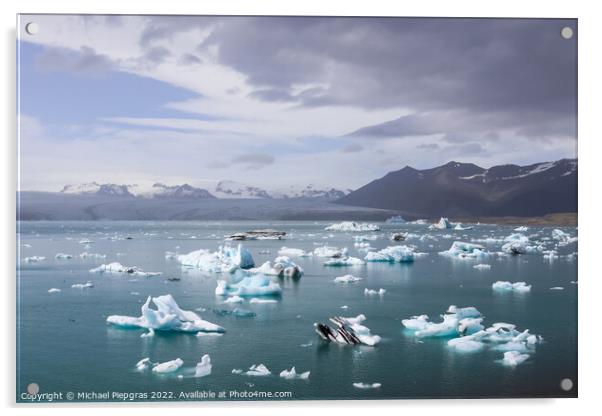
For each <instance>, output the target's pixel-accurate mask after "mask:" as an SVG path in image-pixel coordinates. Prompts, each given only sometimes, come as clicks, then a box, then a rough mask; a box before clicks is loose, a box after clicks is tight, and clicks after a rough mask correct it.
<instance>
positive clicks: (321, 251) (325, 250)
mask: <svg viewBox="0 0 602 416" xmlns="http://www.w3.org/2000/svg"><path fill="white" fill-rule="evenodd" d="M314 256H316V257H332V258H340V257H345V256H347V248H343V249H339V248H337V247H328V246H322V247H316V248H315V249H314Z"/></svg>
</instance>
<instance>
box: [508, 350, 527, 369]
mask: <svg viewBox="0 0 602 416" xmlns="http://www.w3.org/2000/svg"><path fill="white" fill-rule="evenodd" d="M528 358H529V354H521V353H520V352H519V351H506V352H505V353H504V358H503V359H502V363H503V364H504V365H507V366H510V367H516V366H517V365H519V364H522V363H524V362H525V361H527V359H528Z"/></svg>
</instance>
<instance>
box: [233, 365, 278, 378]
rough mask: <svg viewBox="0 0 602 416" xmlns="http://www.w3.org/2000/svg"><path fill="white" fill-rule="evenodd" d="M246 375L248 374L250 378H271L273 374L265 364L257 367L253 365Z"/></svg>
mask: <svg viewBox="0 0 602 416" xmlns="http://www.w3.org/2000/svg"><path fill="white" fill-rule="evenodd" d="M239 374H240V373H239ZM244 374H246V375H248V376H259V377H263V376H269V375H270V374H272V372H271V371H270V370H269V369H268V368H267V367H266V366H265V365H263V364H257V365H255V364H253V365H252V366H251V367H249V370H248V371H246V372H245V373H244Z"/></svg>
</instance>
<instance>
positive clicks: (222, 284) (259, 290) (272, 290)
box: [215, 274, 282, 297]
mask: <svg viewBox="0 0 602 416" xmlns="http://www.w3.org/2000/svg"><path fill="white" fill-rule="evenodd" d="M281 293H282V288H281V287H280V285H279V284H278V283H276V282H273V281H272V280H271V279H270V278H268V277H266V276H264V275H261V274H258V275H254V276H247V277H244V278H243V279H242V280H241V281H240V282H238V283H229V282H227V281H225V280H219V281H218V282H217V288H215V294H216V295H217V296H241V297H246V296H278V295H280V294H281Z"/></svg>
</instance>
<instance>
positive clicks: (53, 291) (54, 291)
mask: <svg viewBox="0 0 602 416" xmlns="http://www.w3.org/2000/svg"><path fill="white" fill-rule="evenodd" d="M60 292H61V289H58V288H56V287H53V288H50V289H48V293H50V294H52V293H60Z"/></svg>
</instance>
